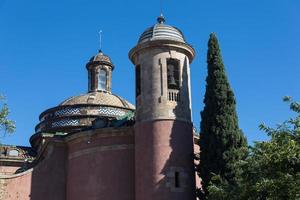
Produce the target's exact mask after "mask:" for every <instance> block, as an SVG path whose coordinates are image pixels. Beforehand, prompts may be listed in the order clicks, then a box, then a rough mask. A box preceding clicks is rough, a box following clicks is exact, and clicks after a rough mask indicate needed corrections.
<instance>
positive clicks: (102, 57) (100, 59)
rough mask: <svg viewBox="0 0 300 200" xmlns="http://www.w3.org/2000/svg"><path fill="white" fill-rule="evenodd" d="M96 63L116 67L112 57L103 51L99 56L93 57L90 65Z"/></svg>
mask: <svg viewBox="0 0 300 200" xmlns="http://www.w3.org/2000/svg"><path fill="white" fill-rule="evenodd" d="M95 62H96V63H97V62H99V63H103V64H108V65H110V66H112V67H114V65H113V63H112V61H111V59H110V57H109V56H107V55H105V54H103V52H102V51H101V50H100V51H99V52H98V54H97V55H95V56H93V57H91V59H90V61H89V63H88V65H89V64H91V63H95Z"/></svg>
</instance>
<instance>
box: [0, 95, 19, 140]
mask: <svg viewBox="0 0 300 200" xmlns="http://www.w3.org/2000/svg"><path fill="white" fill-rule="evenodd" d="M4 99H5V98H4V97H3V96H2V95H0V132H2V131H3V132H4V134H6V133H7V134H11V133H13V132H14V131H15V129H16V126H15V122H14V121H12V120H10V119H8V115H9V109H8V106H7V104H6V103H5V102H4Z"/></svg>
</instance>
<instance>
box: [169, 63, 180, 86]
mask: <svg viewBox="0 0 300 200" xmlns="http://www.w3.org/2000/svg"><path fill="white" fill-rule="evenodd" d="M167 76H168V89H177V90H178V89H179V63H178V61H177V60H175V59H168V60H167Z"/></svg>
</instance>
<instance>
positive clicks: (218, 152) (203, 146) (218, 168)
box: [198, 33, 247, 199]
mask: <svg viewBox="0 0 300 200" xmlns="http://www.w3.org/2000/svg"><path fill="white" fill-rule="evenodd" d="M207 67H208V76H207V78H206V92H205V98H204V104H205V106H204V110H203V111H202V112H201V119H202V120H201V125H200V150H201V152H200V165H199V166H198V173H199V174H200V177H201V179H202V188H203V192H204V193H202V194H204V196H203V197H202V198H203V199H204V197H205V196H207V194H208V191H207V187H208V186H209V183H210V181H211V179H212V177H213V175H214V174H215V175H218V176H219V177H220V178H221V179H222V180H224V181H226V182H228V183H229V184H236V178H237V173H238V172H237V170H236V169H235V163H236V162H237V161H239V160H240V159H242V158H243V157H244V156H246V152H247V142H246V139H245V137H244V135H243V133H242V131H241V130H240V129H239V126H238V117H237V113H236V101H235V97H234V94H233V91H232V89H231V88H230V84H229V81H228V79H227V76H226V72H225V67H224V64H223V61H222V56H221V50H220V48H219V44H218V39H217V37H216V35H215V34H214V33H212V34H210V38H209V42H208V52H207Z"/></svg>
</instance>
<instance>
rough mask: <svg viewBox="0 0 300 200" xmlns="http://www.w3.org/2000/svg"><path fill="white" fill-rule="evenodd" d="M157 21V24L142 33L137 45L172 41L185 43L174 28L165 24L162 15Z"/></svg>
mask: <svg viewBox="0 0 300 200" xmlns="http://www.w3.org/2000/svg"><path fill="white" fill-rule="evenodd" d="M157 21H158V23H157V24H155V25H154V26H152V27H150V28H148V29H146V30H145V31H144V32H143V33H142V35H141V36H140V38H139V41H138V44H141V43H144V42H148V41H153V40H173V41H178V42H182V43H186V42H185V39H184V36H183V34H182V32H181V31H180V30H179V29H178V28H176V27H173V26H170V25H167V24H165V23H164V22H165V19H164V17H163V16H162V15H161V16H160V17H158V18H157Z"/></svg>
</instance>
